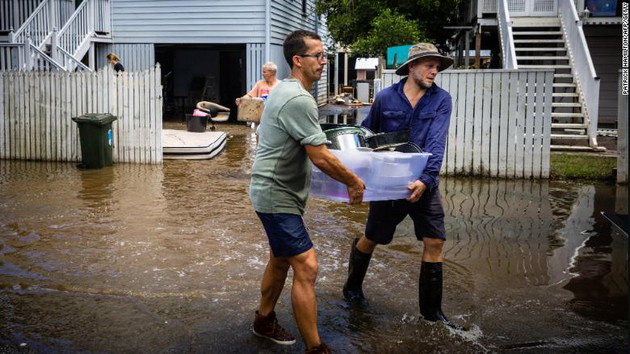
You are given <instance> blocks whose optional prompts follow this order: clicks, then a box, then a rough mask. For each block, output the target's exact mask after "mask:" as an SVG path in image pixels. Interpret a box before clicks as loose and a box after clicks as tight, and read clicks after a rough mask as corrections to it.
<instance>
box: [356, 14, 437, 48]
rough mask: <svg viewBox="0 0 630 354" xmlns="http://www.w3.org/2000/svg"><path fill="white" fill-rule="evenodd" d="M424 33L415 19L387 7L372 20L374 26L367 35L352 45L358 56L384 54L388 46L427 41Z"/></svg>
mask: <svg viewBox="0 0 630 354" xmlns="http://www.w3.org/2000/svg"><path fill="white" fill-rule="evenodd" d="M421 33H424V31H423V30H422V29H420V27H419V26H418V23H416V22H415V21H410V20H407V19H406V18H405V17H404V16H403V15H400V14H398V13H396V12H395V10H392V9H385V10H383V12H381V14H380V16H378V17H375V18H374V19H373V20H372V28H370V30H369V32H368V33H367V35H366V36H365V37H361V38H358V39H357V40H356V41H354V43H352V45H351V46H350V48H351V50H352V53H353V54H355V55H358V56H369V57H371V56H380V55H384V54H385V52H386V51H387V47H391V46H395V45H404V44H409V43H416V42H419V41H426V38H424V37H423V35H421Z"/></svg>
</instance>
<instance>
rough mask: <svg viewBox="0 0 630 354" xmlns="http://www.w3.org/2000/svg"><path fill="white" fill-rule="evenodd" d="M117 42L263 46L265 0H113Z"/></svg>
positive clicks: (114, 28) (114, 38)
mask: <svg viewBox="0 0 630 354" xmlns="http://www.w3.org/2000/svg"><path fill="white" fill-rule="evenodd" d="M111 9H112V24H113V34H112V38H113V41H114V42H115V43H165V44H166V43H178V44H183V43H264V42H265V0H241V1H238V2H235V1H230V0H213V1H199V0H112V2H111Z"/></svg>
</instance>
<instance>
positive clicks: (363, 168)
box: [310, 150, 431, 202]
mask: <svg viewBox="0 0 630 354" xmlns="http://www.w3.org/2000/svg"><path fill="white" fill-rule="evenodd" d="M330 152H331V153H333V155H335V156H336V157H337V158H338V159H339V160H340V161H341V162H342V163H343V164H344V165H345V166H346V167H348V168H349V169H350V170H352V172H354V173H356V174H357V175H358V176H359V177H360V178H361V179H362V180H363V182H365V186H366V189H365V192H364V194H363V200H364V201H366V202H367V201H377V200H396V199H405V198H407V197H408V196H409V194H410V192H409V190H408V189H407V185H409V183H411V182H413V181H415V180H417V179H418V177H420V174H422V171H423V170H424V167H425V166H426V164H427V160H428V159H429V156H431V154H430V153H402V152H397V151H387V152H373V151H358V150H345V151H343V150H330ZM310 195H311V196H313V197H315V198H321V199H328V200H335V201H342V202H347V201H348V189H347V187H346V185H344V184H343V183H341V182H337V181H335V180H334V179H332V178H330V177H328V175H326V174H325V173H323V172H322V171H320V170H319V169H318V168H317V167H316V166H314V165H313V173H312V176H311V192H310Z"/></svg>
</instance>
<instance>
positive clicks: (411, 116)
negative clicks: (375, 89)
mask: <svg viewBox="0 0 630 354" xmlns="http://www.w3.org/2000/svg"><path fill="white" fill-rule="evenodd" d="M406 81H407V78H403V79H402V80H400V81H399V82H398V83H396V84H394V85H392V86H390V87H388V88H386V89H384V90H383V91H381V92H379V94H378V95H377V96H376V99H375V100H374V104H373V105H372V108H371V109H370V112H369V113H368V115H367V117H366V118H365V120H364V121H363V122H362V123H361V125H363V126H364V127H366V128H368V129H370V130H372V131H373V132H375V133H390V132H395V131H400V130H406V129H409V130H410V131H411V136H410V141H412V142H414V143H416V144H418V146H420V148H422V151H424V152H430V153H431V154H433V155H431V156H430V157H429V160H428V161H427V165H426V167H425V168H424V171H423V172H422V175H421V176H420V177H419V178H418V179H419V180H420V181H422V183H424V184H425V185H426V186H427V188H428V189H429V190H434V189H435V188H437V186H438V184H439V183H440V179H439V174H440V168H441V167H442V160H443V159H444V148H445V145H446V137H447V133H448V125H449V122H450V120H451V111H452V109H453V103H452V100H451V95H450V94H449V93H448V92H446V91H445V90H443V89H441V88H439V87H438V86H437V85H436V84H435V83H434V84H433V86H431V88H429V89H427V91H426V92H425V93H424V95H423V96H422V98H421V99H420V101H418V103H417V104H416V107H411V103H410V102H409V100H408V99H407V96H405V93H404V92H403V87H404V85H405V82H406Z"/></svg>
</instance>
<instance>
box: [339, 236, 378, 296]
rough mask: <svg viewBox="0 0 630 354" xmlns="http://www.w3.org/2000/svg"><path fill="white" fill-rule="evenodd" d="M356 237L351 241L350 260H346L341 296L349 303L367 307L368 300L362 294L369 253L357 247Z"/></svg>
mask: <svg viewBox="0 0 630 354" xmlns="http://www.w3.org/2000/svg"><path fill="white" fill-rule="evenodd" d="M358 241H359V239H358V238H355V239H354V241H353V242H352V249H351V250H350V261H349V262H348V280H346V283H345V284H344V285H343V297H344V298H345V299H346V301H348V302H349V303H350V304H351V305H354V306H358V307H363V308H365V307H367V306H368V302H367V300H366V299H365V296H364V295H363V289H362V285H363V279H364V278H365V273H367V269H368V266H369V265H370V259H371V258H372V254H371V253H363V252H361V251H359V250H358V249H357V242H358Z"/></svg>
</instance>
